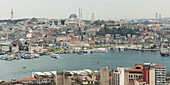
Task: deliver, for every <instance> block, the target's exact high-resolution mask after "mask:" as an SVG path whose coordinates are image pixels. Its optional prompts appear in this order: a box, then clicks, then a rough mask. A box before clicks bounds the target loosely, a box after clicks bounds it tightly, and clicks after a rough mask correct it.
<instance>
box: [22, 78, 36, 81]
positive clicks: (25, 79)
mask: <svg viewBox="0 0 170 85" xmlns="http://www.w3.org/2000/svg"><path fill="white" fill-rule="evenodd" d="M36 80H37V79H35V78H23V79H21V80H20V81H36Z"/></svg>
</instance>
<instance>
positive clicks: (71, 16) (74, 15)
mask: <svg viewBox="0 0 170 85" xmlns="http://www.w3.org/2000/svg"><path fill="white" fill-rule="evenodd" d="M69 18H77V15H76V14H71V15H70V16H69Z"/></svg>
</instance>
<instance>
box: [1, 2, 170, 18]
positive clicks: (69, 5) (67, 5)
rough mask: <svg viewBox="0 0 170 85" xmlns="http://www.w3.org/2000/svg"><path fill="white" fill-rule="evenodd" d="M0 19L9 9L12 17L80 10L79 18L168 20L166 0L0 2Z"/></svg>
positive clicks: (54, 15) (61, 15)
mask: <svg viewBox="0 0 170 85" xmlns="http://www.w3.org/2000/svg"><path fill="white" fill-rule="evenodd" d="M0 1H1V3H0V10H1V16H0V19H1V20H2V19H9V18H10V11H11V8H13V9H14V18H15V19H18V18H32V17H38V18H58V19H61V18H67V17H68V16H69V15H70V14H71V13H76V14H78V8H82V9H83V19H91V13H95V19H105V20H107V19H124V18H125V16H126V17H127V19H139V18H140V19H141V18H154V17H155V13H156V12H158V13H161V15H162V17H169V15H170V12H168V10H170V8H169V7H168V6H169V3H170V0H0Z"/></svg>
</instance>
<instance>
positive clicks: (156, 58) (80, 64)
mask: <svg viewBox="0 0 170 85" xmlns="http://www.w3.org/2000/svg"><path fill="white" fill-rule="evenodd" d="M98 61H99V64H98ZM143 63H156V64H161V65H166V69H167V71H170V57H162V56H160V53H159V51H155V52H151V51H144V52H142V51H135V50H125V51H124V52H118V51H116V50H109V51H108V53H93V54H81V55H79V54H60V59H54V58H51V57H50V56H40V58H37V59H28V60H25V59H21V60H13V61H2V60H0V80H4V81H10V79H12V78H16V79H17V80H19V79H21V78H29V77H31V72H32V70H34V71H40V72H46V71H56V70H57V67H58V69H59V70H62V71H66V70H82V69H91V70H97V69H99V68H101V67H105V66H106V65H109V67H110V69H113V68H116V67H118V66H123V67H132V66H134V65H135V64H143ZM23 67H26V68H23Z"/></svg>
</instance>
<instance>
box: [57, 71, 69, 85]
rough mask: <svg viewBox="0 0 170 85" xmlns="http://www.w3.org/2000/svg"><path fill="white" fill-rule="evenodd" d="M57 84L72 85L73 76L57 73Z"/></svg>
mask: <svg viewBox="0 0 170 85" xmlns="http://www.w3.org/2000/svg"><path fill="white" fill-rule="evenodd" d="M55 83H56V85H71V76H70V75H69V74H68V73H66V72H57V74H56V77H55Z"/></svg>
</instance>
